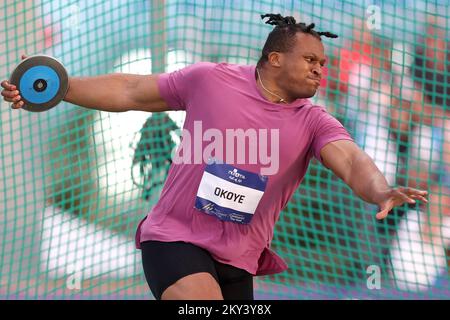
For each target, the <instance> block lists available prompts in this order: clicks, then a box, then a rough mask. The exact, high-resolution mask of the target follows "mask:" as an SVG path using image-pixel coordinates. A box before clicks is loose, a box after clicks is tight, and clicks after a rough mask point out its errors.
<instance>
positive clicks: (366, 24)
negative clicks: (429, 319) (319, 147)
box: [0, 0, 450, 299]
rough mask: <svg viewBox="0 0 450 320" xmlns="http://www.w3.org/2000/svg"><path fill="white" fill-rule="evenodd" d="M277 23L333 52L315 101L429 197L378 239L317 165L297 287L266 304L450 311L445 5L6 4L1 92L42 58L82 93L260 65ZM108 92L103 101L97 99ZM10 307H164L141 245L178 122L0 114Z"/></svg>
mask: <svg viewBox="0 0 450 320" xmlns="http://www.w3.org/2000/svg"><path fill="white" fill-rule="evenodd" d="M267 12H275V13H278V12H280V13H281V14H283V15H293V16H294V17H296V19H297V20H301V21H304V22H307V23H310V22H315V23H316V25H317V26H320V29H321V30H329V31H331V32H333V33H337V34H338V35H339V36H340V37H339V38H338V39H327V38H324V39H323V42H324V44H325V47H326V54H327V56H328V62H327V68H326V72H327V77H326V83H325V84H324V85H323V86H322V87H321V89H320V91H319V92H318V94H317V95H316V96H315V97H314V98H313V100H314V102H316V103H317V104H321V105H324V106H326V107H327V109H328V111H329V112H330V113H331V114H333V115H334V116H335V117H336V118H338V119H339V120H340V121H341V122H342V123H343V124H344V125H345V126H346V128H347V129H348V130H349V132H350V133H351V134H352V135H353V136H354V138H355V140H356V141H357V142H358V144H359V145H360V146H361V147H362V148H363V149H364V150H365V151H366V152H367V153H368V154H369V155H370V156H371V157H373V159H374V160H375V162H376V164H377V165H378V167H379V168H380V169H381V171H382V172H383V173H384V174H385V175H386V178H387V179H388V181H389V183H390V184H393V185H396V184H402V185H406V184H407V185H410V186H413V187H414V186H415V187H420V188H424V189H427V190H429V192H430V203H429V204H416V205H405V206H403V207H400V208H397V209H395V210H394V211H393V212H392V214H391V215H390V216H389V218H388V219H386V220H383V221H381V222H380V221H377V220H376V219H375V217H374V216H375V213H376V212H377V208H376V207H374V206H372V205H368V204H367V203H364V202H363V201H361V200H360V199H358V198H357V197H355V195H354V194H352V192H351V190H350V189H349V188H348V187H347V186H346V185H345V184H344V183H343V182H342V181H340V180H339V179H338V178H336V177H335V176H334V175H333V174H332V173H331V172H330V171H328V170H326V169H325V168H324V167H323V166H321V165H319V163H318V162H313V163H312V164H311V165H310V167H309V171H308V174H307V176H306V177H305V179H304V181H303V182H302V184H301V186H300V188H299V189H298V191H297V192H296V193H295V194H294V196H293V198H292V200H291V201H290V203H289V204H288V206H287V207H286V209H285V210H284V211H283V212H282V214H281V218H280V221H279V222H278V224H277V225H276V231H275V238H274V241H273V248H274V249H275V250H276V251H277V252H279V253H280V255H281V256H282V257H283V258H284V259H286V261H287V262H288V264H289V266H290V268H289V270H288V271H286V272H284V273H281V274H277V275H274V276H268V277H258V278H256V282H255V283H256V288H255V292H256V298H259V299H315V298H325V299H366V298H367V299H390V298H396V299H402V298H405V299H406V298H433V299H436V298H449V297H450V288H449V287H450V281H449V270H448V264H449V255H448V253H449V251H448V249H449V247H450V193H449V190H450V130H449V128H450V120H449V117H448V114H449V107H450V98H449V97H450V96H449V93H450V85H449V82H450V81H449V76H450V65H449V62H448V61H449V58H450V51H449V44H448V38H449V31H450V25H449V17H450V9H449V7H448V6H447V4H446V1H416V2H414V4H409V2H398V1H383V2H376V3H375V4H372V3H371V2H367V1H365V2H360V1H325V0H324V1H313V0H305V1H253V0H252V1H251V0H248V1H231V0H229V1H223V0H222V1H215V0H207V1H150V0H149V1H141V0H127V1H125V0H120V1H119V0H110V1H109V0H90V1H87V0H78V1H63V0H40V1H39V0H35V1H25V0H23V1H13V0H6V1H2V2H1V3H0V25H1V26H2V27H1V30H0V35H1V36H0V52H1V54H0V75H1V78H2V79H7V78H9V76H10V73H11V72H12V70H13V68H14V67H15V66H16V65H17V64H18V63H19V61H20V55H21V54H23V53H26V54H29V55H31V54H38V53H44V54H48V55H51V56H54V57H56V58H58V59H59V60H60V61H62V62H63V63H64V65H65V67H66V68H67V70H68V72H69V74H70V75H71V76H89V75H98V74H105V73H111V72H127V73H141V74H149V73H159V72H165V71H166V72H167V71H173V70H176V69H179V68H182V67H184V66H186V65H189V64H192V63H195V62H198V61H212V62H221V61H227V62H230V63H241V64H256V62H257V60H258V58H259V55H260V51H261V48H262V46H263V44H264V41H265V39H266V37H267V34H268V32H269V31H270V30H271V27H270V26H267V25H264V23H263V22H262V21H261V19H260V16H259V15H260V14H263V13H267ZM92 90H95V87H94V88H92ZM0 115H1V122H0V139H1V140H0V148H1V152H0V213H1V214H0V265H1V270H0V298H6V299H18V298H20V299H35V298H44V299H52V298H63V299H77V298H89V299H90V298H99V299H117V298H119V299H149V298H152V296H151V293H150V291H149V289H148V288H147V284H146V282H145V278H144V276H143V272H142V267H141V261H140V254H139V251H137V250H135V249H134V232H135V229H136V226H137V224H138V222H139V221H140V219H142V218H143V217H144V216H145V215H146V214H147V212H148V211H149V210H150V208H151V207H152V206H153V205H154V204H155V203H156V201H157V199H158V195H159V192H160V190H161V187H162V185H163V183H164V178H165V176H166V174H167V170H168V168H169V166H170V163H171V152H172V150H173V148H174V147H175V146H176V145H177V144H178V143H179V141H180V139H179V134H180V131H179V130H178V129H179V128H180V127H181V126H182V123H183V120H184V114H183V113H182V112H168V113H161V114H154V115H152V114H149V113H144V112H127V113H120V114H115V113H106V112H99V111H93V110H88V109H83V108H80V107H77V106H74V105H70V104H68V103H61V104H60V105H59V106H58V107H56V108H53V109H51V110H49V111H48V112H45V113H30V112H26V111H23V110H21V111H14V110H11V109H10V108H9V106H8V104H7V103H5V102H2V103H1V109H0Z"/></svg>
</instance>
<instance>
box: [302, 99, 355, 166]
mask: <svg viewBox="0 0 450 320" xmlns="http://www.w3.org/2000/svg"><path fill="white" fill-rule="evenodd" d="M337 140H350V141H353V138H352V137H351V136H350V134H349V133H348V131H347V130H346V129H345V128H344V126H343V125H342V124H341V123H340V122H339V121H338V120H337V119H336V118H334V117H333V116H332V115H330V114H329V113H328V112H327V111H326V110H325V109H324V108H322V107H318V109H317V111H316V122H315V128H314V135H313V141H312V146H311V148H312V152H313V154H314V157H315V158H316V159H317V160H319V161H320V162H322V158H321V156H320V151H321V150H322V148H323V147H324V146H325V145H326V144H327V143H330V142H333V141H337Z"/></svg>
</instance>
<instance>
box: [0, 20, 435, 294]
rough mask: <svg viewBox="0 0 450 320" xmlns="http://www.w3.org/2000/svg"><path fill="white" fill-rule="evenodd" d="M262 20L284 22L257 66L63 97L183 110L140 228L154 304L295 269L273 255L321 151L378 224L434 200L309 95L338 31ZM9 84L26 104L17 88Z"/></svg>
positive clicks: (85, 86)
mask: <svg viewBox="0 0 450 320" xmlns="http://www.w3.org/2000/svg"><path fill="white" fill-rule="evenodd" d="M262 18H269V20H268V21H267V22H266V23H268V24H272V25H274V26H275V28H274V29H273V30H272V32H271V33H270V34H269V36H268V38H267V41H266V43H265V45H264V48H263V50H262V56H261V58H260V60H259V62H258V64H257V65H256V66H245V65H232V64H226V63H220V64H216V63H197V64H194V65H191V66H188V67H186V68H184V69H181V70H179V71H175V72H172V73H164V74H154V75H146V76H143V75H131V74H110V75H104V76H98V77H90V78H70V80H69V85H70V88H69V91H68V93H67V95H66V97H65V101H67V102H70V103H73V104H76V105H80V106H83V107H86V108H92V109H98V110H103V111H111V112H122V111H129V110H143V111H149V112H161V111H168V110H184V111H186V120H185V124H184V129H183V137H182V142H181V145H180V147H179V149H178V152H177V154H176V155H175V156H174V159H173V163H172V165H171V168H170V170H169V173H168V176H167V180H166V182H165V185H164V188H163V190H162V193H161V197H160V199H159V201H158V203H157V204H156V205H155V206H154V208H152V210H151V212H150V213H149V214H148V216H147V217H146V219H144V220H143V221H142V222H141V223H140V225H139V227H138V230H137V233H136V244H137V246H138V248H140V249H141V250H142V261H143V267H144V272H145V276H146V279H147V282H148V284H149V286H150V289H151V291H152V292H153V295H154V296H155V297H156V299H253V276H255V275H265V274H273V273H278V272H282V271H283V270H285V269H287V266H286V264H285V263H284V261H283V260H282V259H281V258H280V257H278V256H277V255H276V254H275V253H274V252H272V251H271V250H270V243H271V241H272V237H273V231H274V225H275V223H276V221H277V220H278V217H279V214H280V211H281V210H282V209H283V208H284V207H285V206H286V204H287V202H288V201H289V199H290V198H291V196H292V194H293V193H294V192H295V190H296V189H297V187H298V186H299V184H300V182H301V181H302V179H303V177H304V175H305V173H306V171H307V167H308V164H309V162H310V160H311V158H312V157H315V158H317V159H318V160H319V161H320V162H321V163H323V164H324V165H325V166H326V167H327V168H329V169H331V170H332V171H333V172H334V173H335V174H336V175H337V176H338V177H340V178H341V179H342V180H343V181H345V183H347V184H348V185H349V187H350V188H351V189H352V190H353V191H354V192H355V193H356V194H357V195H358V196H359V197H361V198H362V199H363V200H365V201H367V202H369V203H373V204H377V205H378V206H379V208H380V211H379V212H378V213H377V214H376V218H377V219H383V218H385V217H386V216H387V214H388V213H389V211H390V210H391V209H392V208H393V207H395V206H399V205H402V204H404V203H415V201H416V200H421V201H424V202H427V200H426V196H427V192H426V191H421V190H415V189H412V188H403V187H401V188H393V187H390V186H389V185H388V184H387V182H386V179H385V178H384V176H383V175H382V174H381V173H380V171H379V170H378V169H377V167H376V166H375V164H374V163H373V161H372V160H371V159H370V158H369V156H367V155H366V154H365V153H364V152H363V151H362V150H361V149H360V148H359V147H358V146H357V145H356V144H355V143H354V142H353V140H352V138H351V137H350V135H349V134H348V133H347V131H346V130H345V129H344V128H343V126H342V125H341V124H340V123H339V122H338V121H337V120H336V119H335V118H333V117H332V116H331V115H329V114H328V113H327V112H326V110H325V109H324V108H322V107H320V106H316V105H312V104H311V102H310V101H309V100H308V99H307V98H310V97H312V96H313V95H314V94H315V93H316V91H317V89H318V87H319V85H320V81H321V77H322V67H323V65H324V63H325V54H324V46H323V44H322V42H321V36H327V37H336V35H334V34H332V33H329V32H317V31H315V30H314V24H310V25H305V24H304V23H296V21H295V20H294V18H293V17H282V16H281V15H279V14H268V15H263V16H262ZM2 86H3V88H4V90H3V91H2V95H3V96H4V99H5V100H6V101H8V102H12V103H13V104H12V107H13V108H15V109H17V108H20V107H21V106H22V105H23V102H22V101H21V97H20V93H19V92H18V91H17V88H15V87H14V86H13V85H11V84H9V83H8V82H7V81H4V82H3V83H2ZM299 259H301V257H299Z"/></svg>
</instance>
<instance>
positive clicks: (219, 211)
mask: <svg viewBox="0 0 450 320" xmlns="http://www.w3.org/2000/svg"><path fill="white" fill-rule="evenodd" d="M267 179H268V178H267V176H262V175H259V174H256V173H253V172H250V171H245V170H241V169H237V168H235V167H233V166H232V165H229V164H219V163H216V162H213V163H212V164H208V165H207V166H206V168H205V172H203V176H202V180H201V181H200V186H199V187H198V191H197V197H196V199H195V208H196V209H198V210H200V211H202V212H204V213H207V214H209V215H214V216H216V217H217V218H219V219H220V220H222V221H231V222H237V223H242V224H248V223H249V222H250V221H251V219H252V217H253V214H254V213H255V210H256V207H257V206H258V204H259V201H260V200H261V197H262V196H263V194H264V190H265V189H266V185H267Z"/></svg>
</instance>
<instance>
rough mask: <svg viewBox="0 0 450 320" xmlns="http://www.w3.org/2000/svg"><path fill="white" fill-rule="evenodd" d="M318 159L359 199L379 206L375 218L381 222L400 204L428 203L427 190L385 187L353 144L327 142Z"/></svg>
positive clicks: (343, 141)
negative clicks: (419, 201) (418, 201)
mask: <svg viewBox="0 0 450 320" xmlns="http://www.w3.org/2000/svg"><path fill="white" fill-rule="evenodd" d="M320 156H321V158H322V163H323V164H324V165H325V166H326V167H327V168H329V169H330V170H332V171H333V172H334V173H335V174H336V175H337V176H338V177H339V178H341V179H342V180H343V181H344V182H345V183H346V184H347V185H348V186H349V187H350V188H351V189H352V190H353V191H354V192H355V193H356V194H357V195H358V196H359V197H360V198H361V199H363V200H364V201H367V202H369V203H373V204H376V205H378V206H379V207H380V211H379V212H378V213H377V215H376V217H377V219H384V218H385V217H386V216H387V215H388V213H389V211H391V210H392V208H394V207H396V206H400V205H402V204H404V203H411V204H412V203H415V202H416V200H421V201H424V202H428V201H427V199H426V196H427V194H428V193H427V191H424V190H417V189H413V188H407V187H398V188H393V187H391V186H389V185H388V183H387V181H386V178H385V177H384V175H383V174H382V173H381V172H380V170H379V169H378V168H377V166H376V165H375V163H374V162H373V160H372V159H371V158H370V157H369V156H368V155H367V154H366V153H365V152H364V151H363V150H361V149H360V148H359V147H358V146H357V145H356V144H355V143H354V142H353V141H349V140H337V141H333V142H329V143H327V144H326V145H325V146H324V147H323V148H322V149H321V150H320Z"/></svg>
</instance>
